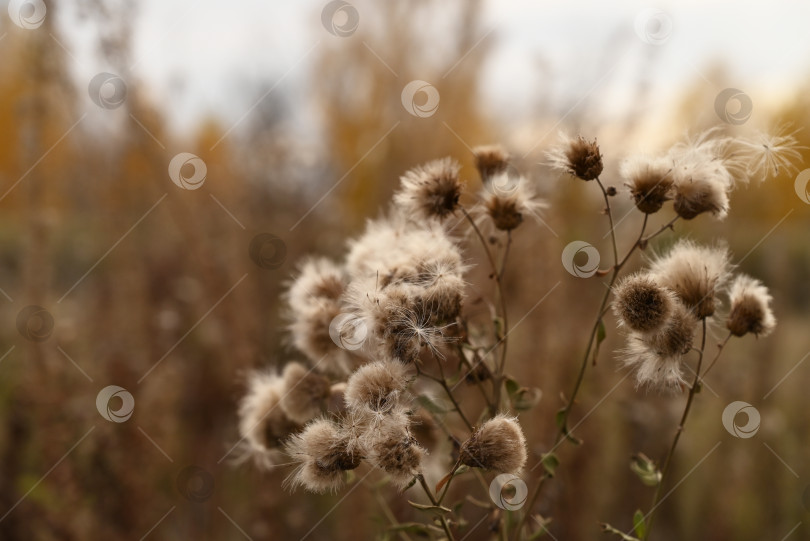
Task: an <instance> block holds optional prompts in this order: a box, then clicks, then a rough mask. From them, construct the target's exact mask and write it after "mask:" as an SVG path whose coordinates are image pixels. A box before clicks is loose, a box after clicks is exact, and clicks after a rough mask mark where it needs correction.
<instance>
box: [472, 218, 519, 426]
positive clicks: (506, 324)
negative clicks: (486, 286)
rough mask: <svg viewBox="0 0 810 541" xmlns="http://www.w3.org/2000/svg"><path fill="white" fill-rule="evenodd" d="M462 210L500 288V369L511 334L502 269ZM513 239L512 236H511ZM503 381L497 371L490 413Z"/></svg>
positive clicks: (473, 221) (493, 383) (496, 404)
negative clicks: (501, 326) (501, 323)
mask: <svg viewBox="0 0 810 541" xmlns="http://www.w3.org/2000/svg"><path fill="white" fill-rule="evenodd" d="M461 212H462V213H463V214H464V218H466V219H467V221H468V222H469V223H470V226H471V227H472V230H473V231H474V232H475V235H476V236H477V237H478V240H479V241H480V242H481V247H482V248H483V249H484V253H485V254H486V256H487V259H488V260H489V266H490V267H491V269H492V277H493V278H494V279H495V285H496V287H497V290H498V300H499V305H500V312H501V314H500V316H501V320H502V321H503V328H502V329H501V334H502V335H503V336H496V338H497V339H498V340H499V343H500V345H501V361H500V362H499V369H500V368H501V367H502V365H503V364H505V359H506V348H507V345H508V342H507V337H508V336H509V319H508V316H507V313H506V296H505V295H504V290H503V283H502V282H501V270H499V269H498V265H497V264H496V262H495V258H494V257H493V255H492V251H491V250H490V249H489V246H488V245H487V241H486V239H485V238H484V235H483V233H481V229H479V227H478V225H477V224H476V223H475V220H474V219H473V217H472V216H470V213H469V212H467V209H465V208H463V207H462V208H461ZM510 241H511V237H510ZM502 383H503V374H502V373H500V372H499V373H496V374H495V375H494V376H493V378H492V395H493V396H492V404H490V415H495V414H496V413H497V409H498V408H499V407H500V404H501V386H502Z"/></svg>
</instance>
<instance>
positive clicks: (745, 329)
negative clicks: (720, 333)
mask: <svg viewBox="0 0 810 541" xmlns="http://www.w3.org/2000/svg"><path fill="white" fill-rule="evenodd" d="M729 298H730V299H731V312H729V315H728V320H727V321H726V326H727V327H728V330H729V331H731V334H733V335H734V336H744V335H746V334H748V333H751V334H753V335H755V336H760V335H762V336H766V335H768V334H770V333H771V331H773V329H774V327H776V318H775V317H774V316H773V312H772V311H771V306H770V304H771V300H772V297H771V295H770V294H769V293H768V288H767V287H765V286H764V285H762V282H760V281H759V280H756V279H754V278H751V277H750V276H746V275H744V274H740V275H738V276H737V277H736V278H735V279H734V281H733V282H732V283H731V287H730V288H729Z"/></svg>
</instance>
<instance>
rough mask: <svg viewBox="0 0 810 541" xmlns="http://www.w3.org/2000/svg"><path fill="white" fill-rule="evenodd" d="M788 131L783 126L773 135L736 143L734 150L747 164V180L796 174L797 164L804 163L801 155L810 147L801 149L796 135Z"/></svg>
mask: <svg viewBox="0 0 810 541" xmlns="http://www.w3.org/2000/svg"><path fill="white" fill-rule="evenodd" d="M788 130H789V127H788V126H782V127H780V128H777V129H776V130H775V132H774V133H772V134H770V133H758V134H756V135H755V136H754V137H751V138H745V137H740V138H735V139H733V140H732V143H733V149H732V150H733V152H734V154H735V155H736V156H738V157H739V160H740V161H741V162H743V163H742V167H741V168H742V169H744V175H741V176H742V177H743V180H746V181H747V180H749V179H756V180H765V179H766V178H768V177H774V178H775V177H777V176H778V175H779V174H780V173H789V172H791V171H795V170H796V166H795V163H796V162H801V159H802V155H801V152H800V151H801V150H805V149H806V147H803V146H801V145H799V143H798V141H797V140H796V132H795V131H794V132H790V131H788ZM736 156H735V157H736Z"/></svg>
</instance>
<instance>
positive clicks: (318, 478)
mask: <svg viewBox="0 0 810 541" xmlns="http://www.w3.org/2000/svg"><path fill="white" fill-rule="evenodd" d="M348 443H349V442H348V438H347V437H346V436H345V434H343V433H342V431H341V427H340V426H338V425H336V424H335V423H333V422H332V421H329V420H327V419H318V420H315V421H313V422H311V423H309V424H308V425H307V426H306V427H305V428H304V430H303V431H302V432H301V433H300V434H296V435H294V436H292V437H291V438H290V439H289V440H288V441H287V443H286V445H285V448H286V451H287V454H289V455H290V457H292V458H293V460H295V461H296V462H299V465H298V467H297V468H296V469H295V470H294V471H293V473H292V474H291V475H290V477H288V478H287V481H286V482H287V483H288V484H289V486H290V487H291V488H292V489H293V490H295V489H296V488H297V487H299V486H303V487H304V488H305V489H306V490H309V491H310V492H315V493H318V494H322V493H324V492H326V491H335V490H337V489H338V488H340V487H341V486H342V485H343V482H344V480H345V475H344V472H345V471H347V470H353V469H355V468H357V467H358V466H359V465H360V462H361V460H362V457H361V456H360V455H359V454H356V453H353V452H350V451H349V449H348Z"/></svg>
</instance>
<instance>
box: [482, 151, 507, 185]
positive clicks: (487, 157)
mask: <svg viewBox="0 0 810 541" xmlns="http://www.w3.org/2000/svg"><path fill="white" fill-rule="evenodd" d="M473 156H475V168H476V169H478V173H479V174H480V175H481V180H483V181H484V182H487V181H488V180H489V179H491V178H492V177H493V176H495V175H498V174H500V173H504V172H506V169H507V167H508V166H509V154H508V153H507V152H506V151H505V150H504V149H503V147H501V146H500V145H484V146H478V147H475V148H474V149H473Z"/></svg>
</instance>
